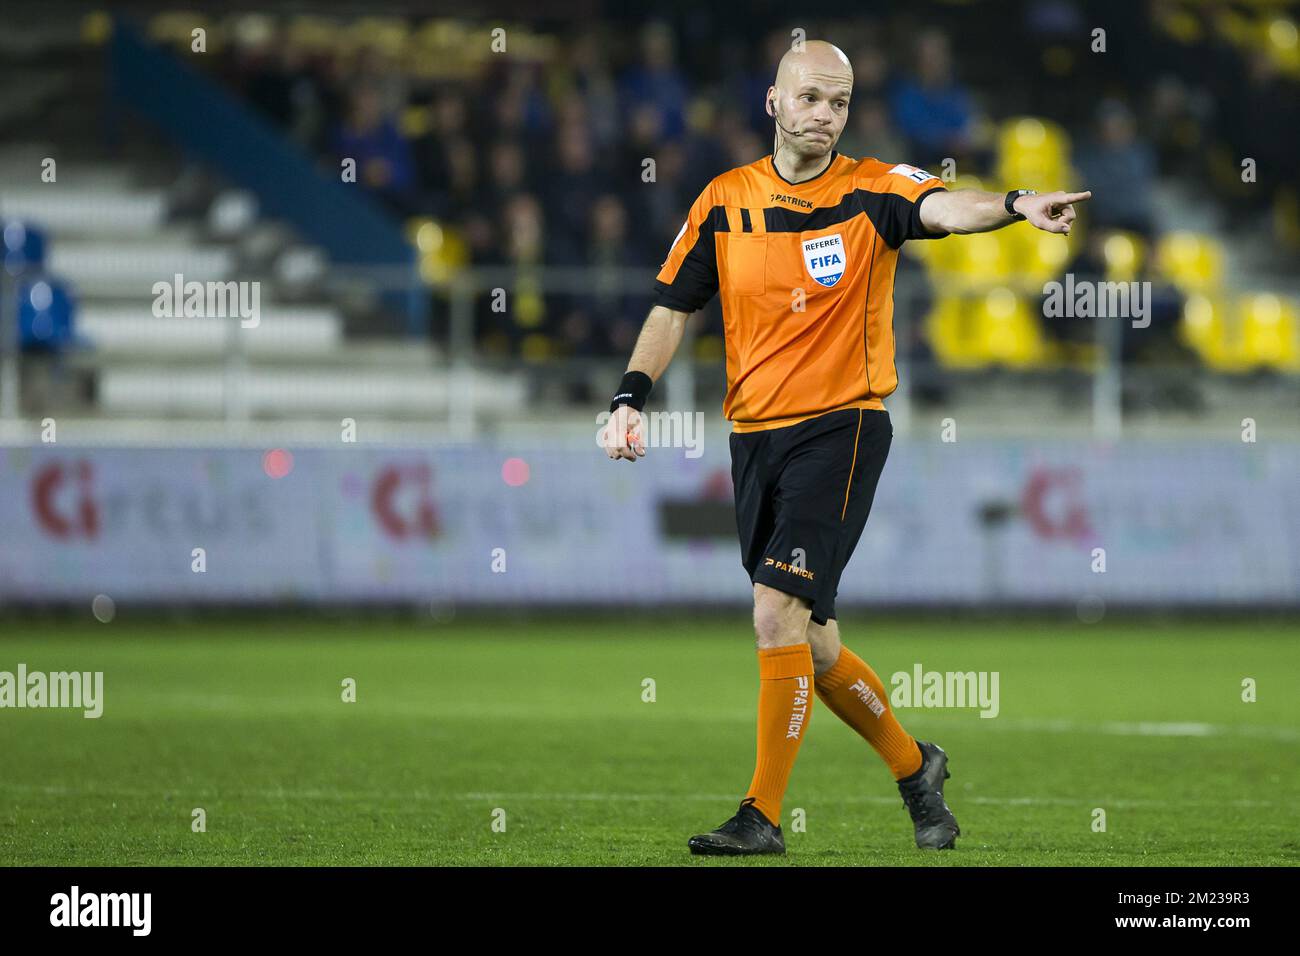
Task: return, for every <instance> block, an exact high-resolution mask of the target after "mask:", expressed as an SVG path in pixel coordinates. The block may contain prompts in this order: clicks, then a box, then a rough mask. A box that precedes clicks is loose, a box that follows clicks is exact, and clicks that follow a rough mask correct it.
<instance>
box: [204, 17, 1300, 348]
mask: <svg viewBox="0 0 1300 956" xmlns="http://www.w3.org/2000/svg"><path fill="white" fill-rule="evenodd" d="M900 9H901V10H902V11H903V12H899V13H897V14H893V15H889V16H885V17H880V18H877V19H874V20H871V19H866V18H859V19H855V20H853V21H851V22H850V21H843V22H842V23H829V24H823V25H821V26H822V28H821V29H818V30H813V31H810V33H809V35H810V36H825V37H827V38H830V39H833V40H834V41H835V42H837V43H839V45H840V46H841V47H843V48H844V49H845V51H846V53H847V54H848V55H849V57H850V59H851V60H852V63H853V66H854V70H855V84H856V88H855V90H854V96H853V101H852V106H851V110H850V119H849V125H848V127H847V129H846V130H845V132H844V135H843V137H842V139H841V141H840V144H839V150H840V151H841V152H842V153H845V154H847V155H849V156H853V157H861V156H876V157H878V158H880V159H883V160H887V161H890V162H909V163H913V164H916V165H920V166H923V167H927V168H930V169H931V171H933V172H938V168H939V166H940V164H941V163H942V161H943V160H944V159H946V158H953V159H955V160H956V161H957V165H958V169H959V170H961V171H963V172H973V173H975V174H977V175H981V174H987V173H988V172H989V171H990V170H991V168H992V164H993V161H994V156H993V141H994V136H993V131H994V124H995V122H996V121H997V120H1001V119H1003V118H1005V117H1006V116H1009V115H1016V114H1018V113H1034V114H1037V115H1042V116H1047V117H1051V118H1053V119H1055V120H1056V121H1057V122H1059V123H1061V124H1063V125H1064V126H1065V128H1066V129H1067V130H1068V131H1069V133H1070V135H1071V138H1072V141H1073V165H1074V166H1075V168H1076V169H1077V171H1078V172H1079V174H1080V177H1081V182H1079V183H1023V184H1017V185H1024V186H1035V187H1039V188H1049V189H1050V188H1061V187H1066V188H1069V187H1075V186H1078V187H1084V186H1086V187H1087V188H1090V189H1092V190H1093V193H1094V199H1093V201H1092V202H1091V204H1090V205H1089V207H1088V209H1087V215H1088V217H1089V221H1090V223H1091V225H1093V226H1103V227H1113V228H1121V229H1125V230H1131V231H1133V232H1136V233H1139V234H1141V235H1143V236H1148V237H1152V236H1154V235H1156V234H1157V232H1158V230H1159V229H1160V222H1159V216H1158V209H1157V204H1156V202H1155V195H1156V194H1155V185H1156V181H1157V179H1158V178H1159V177H1162V176H1170V175H1183V176H1186V177H1193V178H1198V179H1199V180H1200V181H1202V182H1203V183H1204V184H1205V187H1206V188H1207V189H1210V190H1215V191H1217V192H1219V193H1220V194H1221V195H1223V196H1224V197H1225V199H1227V200H1228V202H1227V203H1226V204H1227V205H1229V206H1231V207H1232V208H1233V209H1234V215H1237V216H1239V217H1249V216H1250V215H1252V214H1255V215H1257V214H1258V211H1259V210H1260V209H1263V208H1266V207H1267V205H1268V203H1269V202H1270V201H1271V199H1272V194H1271V190H1272V189H1273V186H1271V185H1269V182H1275V181H1276V180H1270V181H1269V182H1265V181H1264V179H1265V177H1263V176H1261V185H1260V188H1258V189H1255V190H1253V191H1249V192H1247V193H1246V194H1245V196H1244V197H1243V195H1242V193H1241V190H1240V189H1237V188H1235V187H1236V184H1234V183H1233V182H1232V181H1231V177H1227V176H1223V175H1220V176H1215V175H1212V171H1211V169H1210V167H1209V164H1210V163H1211V162H1212V160H1213V158H1214V157H1215V156H1216V155H1220V156H1226V157H1229V158H1233V157H1237V156H1253V157H1256V158H1257V160H1258V161H1259V164H1260V167H1261V169H1263V170H1268V169H1272V168H1276V164H1278V163H1283V164H1285V163H1286V162H1287V157H1288V155H1294V154H1293V153H1288V150H1290V149H1293V147H1294V145H1295V144H1294V131H1295V130H1296V128H1297V127H1296V119H1297V117H1296V110H1297V105H1296V104H1297V98H1296V97H1295V95H1294V93H1295V85H1294V82H1291V81H1289V80H1286V79H1284V78H1282V77H1280V76H1279V75H1278V74H1277V72H1276V70H1274V69H1272V68H1271V67H1270V66H1269V64H1268V62H1267V61H1266V58H1263V57H1260V58H1255V59H1251V58H1248V57H1247V58H1243V57H1242V56H1241V55H1240V54H1239V51H1236V50H1230V51H1229V50H1226V49H1225V46H1224V45H1223V44H1219V43H1217V42H1216V40H1215V38H1214V36H1213V35H1212V34H1207V35H1206V36H1205V37H1204V38H1203V42H1202V43H1201V45H1200V46H1199V47H1198V44H1196V43H1184V44H1173V43H1171V42H1169V40H1168V38H1167V37H1164V36H1163V35H1161V34H1159V33H1158V31H1156V29H1155V27H1154V26H1153V22H1154V21H1155V19H1156V18H1158V16H1159V15H1160V14H1161V7H1160V4H1159V3H1156V4H1152V5H1150V11H1149V15H1148V16H1143V15H1140V14H1138V15H1135V16H1134V19H1133V24H1132V25H1131V28H1129V27H1126V28H1125V29H1122V30H1121V29H1113V30H1111V36H1110V37H1109V42H1110V49H1109V51H1108V53H1107V54H1106V55H1109V56H1110V57H1111V59H1110V60H1108V61H1107V68H1106V69H1104V70H1097V69H1084V68H1083V64H1081V62H1080V61H1081V58H1082V57H1084V56H1087V55H1088V54H1087V53H1086V52H1085V51H1077V50H1076V51H1074V52H1073V53H1068V51H1067V53H1065V54H1060V55H1056V54H1059V53H1060V50H1061V46H1060V38H1061V37H1062V36H1066V35H1072V36H1078V35H1079V31H1080V28H1081V26H1082V27H1086V25H1087V24H1086V23H1085V22H1083V21H1082V20H1081V17H1083V16H1084V14H1083V12H1082V8H1080V7H1079V6H1077V5H1072V4H1069V3H1061V2H1049V0H1042V2H1035V3H1027V4H1025V5H1024V6H1023V9H1022V11H1021V16H1020V17H1017V18H1015V19H1014V20H1013V21H1012V23H1013V24H1014V26H1010V25H1009V24H1008V23H1007V22H1002V24H1001V25H999V24H998V23H992V24H990V25H989V32H988V35H987V36H968V35H966V34H965V33H961V34H958V33H955V32H954V31H952V30H951V29H945V28H944V27H943V26H942V25H940V24H938V23H936V22H935V20H934V18H932V17H929V16H926V17H921V18H917V17H915V16H913V15H910V14H909V13H907V12H906V11H907V10H908V9H909V8H908V7H903V8H900ZM993 19H995V20H996V19H997V18H993ZM716 29H718V30H721V29H722V27H721V26H718V27H717V28H716ZM538 32H545V31H542V30H539V31H538ZM552 32H557V33H558V32H561V31H552ZM699 32H700V27H699V25H698V24H696V26H695V28H694V34H693V35H692V36H691V37H690V38H688V37H686V36H685V35H684V33H683V31H682V29H681V28H680V26H674V25H670V24H669V23H666V22H650V23H644V22H641V23H637V24H635V25H634V26H629V28H628V29H627V30H626V31H624V30H621V29H619V28H618V27H617V25H615V24H612V23H610V22H603V23H601V24H600V25H593V26H591V27H588V28H581V29H576V28H569V27H566V28H565V29H564V30H563V31H562V33H563V40H562V42H560V43H557V44H555V45H554V47H553V51H554V52H553V55H551V56H549V57H529V58H521V57H511V56H503V57H497V58H488V59H487V60H485V61H484V65H483V66H482V68H481V69H478V70H476V71H475V72H473V73H472V74H471V75H465V76H462V77H459V78H453V79H450V80H448V79H440V80H438V81H437V82H429V81H428V80H421V79H416V78H414V77H411V76H408V75H406V74H404V72H403V71H402V70H401V69H398V68H396V66H395V64H394V63H392V62H390V61H388V60H387V59H386V58H385V57H384V56H383V55H382V54H381V53H379V52H378V51H376V50H369V49H364V48H363V49H360V50H358V51H355V52H352V53H349V54H348V55H346V56H344V55H341V54H340V55H337V56H329V55H321V54H320V53H319V52H315V53H313V54H310V55H309V54H307V53H305V52H304V51H303V50H301V49H299V48H297V47H295V45H294V44H292V43H289V42H285V38H284V37H281V36H271V37H269V38H268V39H267V40H266V42H263V43H260V44H251V45H245V46H242V47H237V48H236V49H235V50H234V52H232V54H231V56H230V58H229V59H228V61H227V62H226V63H225V64H224V66H223V70H224V72H225V73H226V80H227V82H229V83H230V84H232V85H233V86H234V87H236V88H237V89H239V90H240V91H241V92H242V94H243V95H244V96H245V97H246V98H247V99H248V100H249V101H251V102H252V103H254V104H255V105H256V106H257V107H258V108H259V109H261V110H262V111H263V112H264V113H265V114H266V115H268V116H269V117H270V118H271V119H272V120H273V121H274V122H276V123H277V124H278V125H279V126H280V127H282V128H283V129H284V130H285V131H286V132H287V133H288V134H289V135H290V136H292V137H293V138H294V139H296V140H297V141H298V142H299V143H300V144H301V145H303V146H304V147H305V148H307V149H309V150H311V151H312V152H313V153H314V154H316V155H318V156H320V157H322V159H323V160H325V159H328V160H329V161H331V162H333V163H337V162H338V158H339V157H344V156H347V157H353V158H355V159H356V160H357V164H358V180H359V182H360V183H362V184H363V185H364V186H365V188H367V189H369V190H371V191H372V192H373V194H374V195H375V196H376V197H377V198H378V199H379V200H380V201H381V202H382V203H383V204H384V205H386V206H387V207H388V208H389V209H390V210H391V211H392V212H393V213H394V214H395V215H397V216H399V217H403V218H406V217H411V216H432V217H434V218H435V219H437V220H439V221H440V222H442V223H444V224H446V225H448V226H451V227H453V228H454V229H455V230H456V231H457V232H458V234H459V235H460V236H462V237H463V241H464V243H465V246H466V249H467V254H468V258H469V261H470V263H472V264H474V265H513V266H516V267H518V268H520V269H524V270H527V269H529V268H533V267H537V266H540V265H543V264H544V265H547V266H574V267H586V268H591V267H604V266H635V267H648V268H651V269H652V268H654V267H657V266H658V264H659V263H660V262H661V261H662V260H663V258H664V256H665V254H666V252H667V250H668V248H669V245H670V244H671V242H672V240H673V237H674V236H675V235H676V233H677V231H678V229H679V228H680V226H681V223H682V221H683V219H684V217H685V213H686V210H687V208H688V207H689V205H690V203H691V202H692V201H693V200H694V198H695V197H696V195H697V194H698V193H699V191H700V189H701V188H702V187H703V186H704V185H705V184H706V183H707V182H708V181H709V179H711V178H712V177H713V176H715V175H717V174H718V173H721V172H723V171H725V170H726V169H729V168H731V167H734V166H737V165H742V164H746V163H749V162H752V161H753V160H755V159H756V158H758V157H760V156H762V155H764V154H765V153H766V152H768V151H770V149H771V136H772V125H771V120H770V119H769V118H768V117H767V116H766V115H765V114H764V111H763V103H764V95H765V92H766V90H767V87H768V85H769V84H770V83H771V81H772V76H773V72H774V68H775V64H776V62H777V61H778V59H779V58H780V56H781V54H782V53H783V52H784V51H785V50H786V49H788V48H789V44H790V35H789V33H788V32H787V31H785V30H784V29H783V30H780V31H773V32H770V33H767V34H765V35H754V36H749V37H747V36H744V35H743V34H729V35H728V36H727V38H726V39H725V40H718V41H717V42H716V43H709V44H703V43H701V42H699V40H698V34H699ZM1083 34H1084V35H1086V34H1087V30H1086V29H1084V30H1083ZM1076 45H1077V44H1076ZM1053 51H1055V52H1053ZM1012 60H1014V62H1015V68H1014V69H1008V63H1009V62H1011V61H1012ZM1207 64H1208V65H1207ZM1211 70H1212V72H1211ZM1211 90H1213V92H1211ZM1261 131H1269V135H1263V136H1262V135H1261ZM1285 131H1290V133H1289V134H1288V133H1286V132H1285ZM648 159H652V160H653V169H652V171H648V170H647V165H646V160H648ZM1233 165H1234V166H1235V162H1234V164H1233ZM335 168H337V166H336V167H335ZM647 180H650V181H647ZM1084 254H1085V255H1086V254H1087V251H1086V250H1085V253H1084ZM646 285H647V287H648V286H649V276H647V280H646ZM525 288H526V284H525ZM648 292H649V290H648V288H647V289H645V290H644V291H643V292H640V293H638V294H634V295H624V294H622V293H620V292H618V291H617V290H610V291H605V292H600V291H599V290H597V292H596V293H595V294H593V295H585V296H584V295H565V296H560V295H541V294H540V293H537V294H536V295H533V296H532V297H531V298H529V297H528V295H527V293H526V292H525V293H524V294H523V295H524V299H525V300H526V301H524V302H521V303H520V305H519V307H518V308H515V309H512V310H511V313H510V314H509V315H501V314H496V313H492V312H491V311H490V310H486V309H485V310H484V312H483V313H482V315H481V316H480V318H481V321H480V322H479V336H480V341H481V343H482V344H483V345H484V346H485V347H486V348H488V349H490V350H497V351H501V352H503V353H509V354H515V353H516V352H517V350H518V349H519V348H520V343H521V341H522V340H523V339H524V338H526V337H528V336H530V335H532V336H536V335H539V334H540V335H542V336H543V337H549V338H550V340H552V341H553V342H554V343H557V345H556V346H555V351H556V352H557V353H558V354H566V355H589V354H602V355H603V354H617V353H625V352H626V351H627V350H628V349H629V348H630V347H631V345H632V342H633V340H634V338H635V335H636V332H637V330H638V329H639V327H640V323H641V320H642V319H643V318H644V314H645V308H646V305H647V303H648Z"/></svg>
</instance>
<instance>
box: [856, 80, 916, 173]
mask: <svg viewBox="0 0 1300 956" xmlns="http://www.w3.org/2000/svg"><path fill="white" fill-rule="evenodd" d="M839 151H840V152H841V153H843V154H844V155H846V156H851V157H853V158H854V159H862V158H863V157H866V156H874V157H875V158H876V159H879V160H881V161H882V162H889V163H895V162H898V163H902V162H908V161H909V160H908V155H909V154H908V151H907V144H906V143H905V142H904V141H903V139H902V137H900V136H899V135H898V134H897V133H896V132H895V131H894V128H893V126H892V125H890V122H889V110H888V108H887V107H886V106H885V103H884V102H883V101H882V100H879V99H874V98H871V97H866V98H864V99H862V100H859V99H857V97H856V95H855V97H854V100H853V106H852V108H851V109H850V110H849V126H848V129H846V130H845V131H844V135H843V136H841V137H840V142H839Z"/></svg>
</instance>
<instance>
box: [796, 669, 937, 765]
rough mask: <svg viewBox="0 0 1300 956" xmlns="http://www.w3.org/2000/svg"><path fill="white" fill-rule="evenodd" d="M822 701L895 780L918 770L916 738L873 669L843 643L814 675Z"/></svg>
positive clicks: (919, 754)
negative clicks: (896, 713) (900, 718)
mask: <svg viewBox="0 0 1300 956" xmlns="http://www.w3.org/2000/svg"><path fill="white" fill-rule="evenodd" d="M816 687H817V696H818V697H820V698H821V700H822V703H824V704H825V705H826V706H827V707H829V708H830V709H831V710H833V711H834V712H835V715H836V716H837V717H839V719H840V720H842V721H844V722H845V723H846V724H848V725H849V726H850V727H852V728H853V729H854V730H856V731H857V732H858V733H859V734H861V735H862V736H863V737H864V738H865V739H866V741H867V743H869V744H871V746H872V747H874V748H875V750H876V753H878V754H880V757H881V759H882V760H884V761H885V763H887V764H889V770H890V772H891V773H892V774H893V775H894V779H895V780H901V779H902V778H903V777H908V776H911V775H912V774H914V773H916V771H918V770H920V769H921V751H920V749H919V748H918V747H917V746H916V738H915V737H913V736H912V735H911V734H909V733H908V732H907V731H906V730H904V729H903V726H902V725H901V724H900V723H899V722H898V718H896V717H895V716H894V712H893V711H892V710H891V709H890V707H889V695H888V694H886V693H885V685H884V684H882V683H881V682H880V678H879V677H877V676H876V672H875V671H873V670H872V669H871V667H870V666H869V665H868V664H867V662H866V661H864V660H863V659H862V658H860V657H858V655H857V654H854V653H853V652H852V651H851V650H849V649H848V648H847V647H844V646H843V645H841V646H840V656H839V659H838V660H836V661H835V665H834V666H833V667H832V668H831V669H830V670H828V671H827V672H826V673H825V674H822V675H821V676H820V677H818V678H817V682H816Z"/></svg>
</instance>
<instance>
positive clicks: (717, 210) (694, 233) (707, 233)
mask: <svg viewBox="0 0 1300 956" xmlns="http://www.w3.org/2000/svg"><path fill="white" fill-rule="evenodd" d="M715 195H716V191H715V189H714V184H713V183H709V185H708V186H706V187H705V188H704V191H703V192H702V193H700V195H699V197H698V198H696V200H695V202H694V204H692V206H691V211H690V212H689V213H688V214H687V216H686V222H685V223H683V224H682V228H681V231H680V232H678V233H677V238H676V239H674V240H673V244H672V247H671V248H670V249H669V250H668V258H667V259H666V260H665V261H664V264H663V267H662V268H660V270H659V275H658V276H657V277H656V278H655V295H654V303H655V305H662V306H664V307H666V308H669V309H673V310H674V311H677V312H695V311H697V310H698V309H701V308H703V307H704V305H705V304H706V303H707V302H708V301H709V300H710V299H711V298H713V296H714V295H715V294H716V293H717V291H718V258H717V252H716V246H715V243H714V234H715V232H716V230H717V228H718V226H719V224H720V223H723V222H725V221H726V212H725V210H724V208H723V207H722V206H719V205H717V204H716V203H715Z"/></svg>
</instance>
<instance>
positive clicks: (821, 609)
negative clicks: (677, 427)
mask: <svg viewBox="0 0 1300 956" xmlns="http://www.w3.org/2000/svg"><path fill="white" fill-rule="evenodd" d="M893 437H894V427H893V425H892V424H890V421H889V413H888V412H885V411H877V410H875V409H870V408H867V409H856V408H851V409H844V410H842V411H838V412H829V413H827V414H825V415H819V416H817V417H816V418H810V419H808V420H807V421H803V422H799V423H798V424H797V425H787V426H785V427H783V428H773V429H769V430H768V431H757V432H732V433H731V437H730V441H731V480H732V483H733V485H734V486H735V490H736V529H737V531H738V532H739V534H740V556H741V562H742V563H743V564H744V565H745V570H746V571H748V572H749V579H750V580H751V581H753V582H754V583H756V584H766V585H767V586H768V587H773V588H776V589H777V590H778V591H784V592H786V593H787V594H794V595H798V596H799V597H804V598H807V599H808V600H809V601H810V602H811V603H812V619H813V621H814V622H815V623H817V624H825V623H826V622H827V621H828V620H829V619H830V618H833V617H834V616H835V593H836V590H837V589H838V588H839V583H840V574H841V573H842V572H843V570H844V566H845V565H846V564H848V563H849V557H850V556H851V555H852V554H853V549H854V548H855V547H857V544H858V539H859V538H860V537H862V529H863V528H864V527H866V524H867V515H868V514H870V512H871V499H872V498H874V497H875V494H876V482H877V481H879V480H880V472H881V470H882V469H883V468H884V467H885V458H886V457H887V456H888V455H889V445H890V442H891V441H892V440H893Z"/></svg>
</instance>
